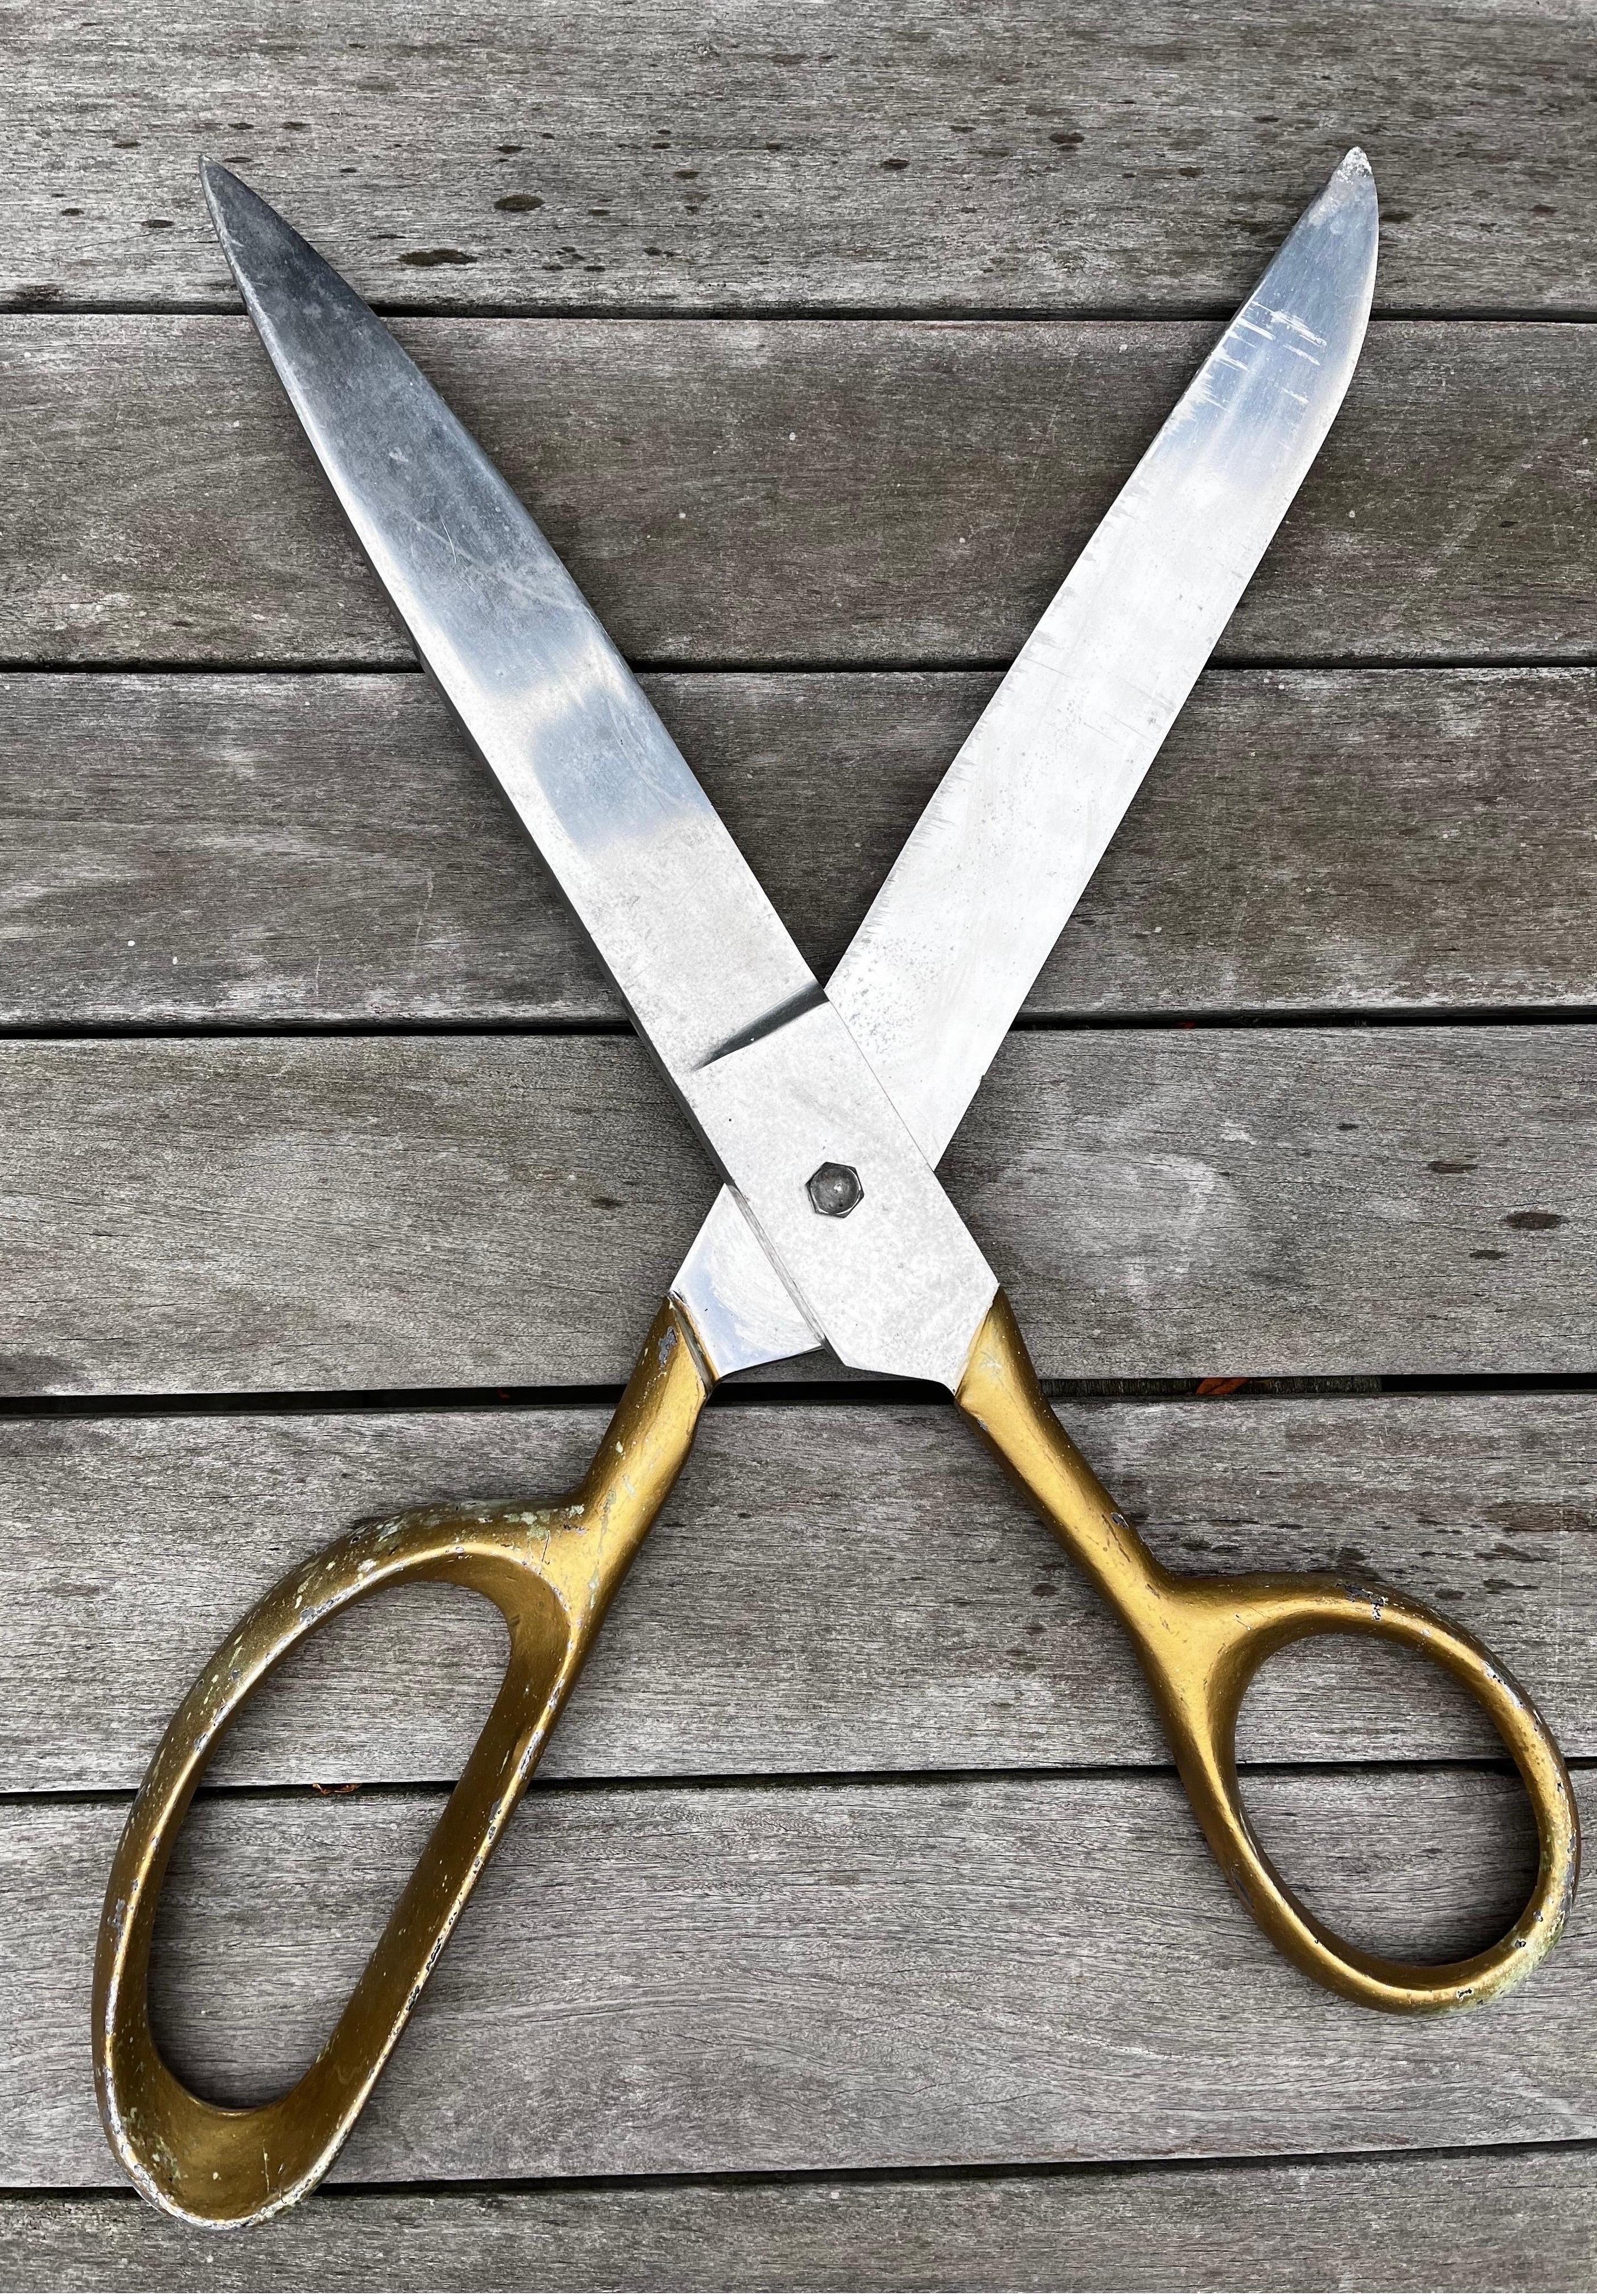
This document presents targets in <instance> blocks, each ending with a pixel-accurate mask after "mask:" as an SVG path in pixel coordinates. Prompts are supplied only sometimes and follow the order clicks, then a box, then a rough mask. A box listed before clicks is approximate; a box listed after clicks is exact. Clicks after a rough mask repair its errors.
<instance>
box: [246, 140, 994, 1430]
mask: <svg viewBox="0 0 1597 2296" xmlns="http://www.w3.org/2000/svg"><path fill="white" fill-rule="evenodd" d="M204 182H205V190H206V195H207V197H208V199H209V201H210V209H211V214H212V216H213V217H214V219H215V222H216V225H217V230H218V235H219V237H220V239H221V242H222V245H223V248H224V250H226V255H227V258H228V261H229V262H230V264H231V265H232V266H233V271H234V275H235V278H236V279H237V281H238V283H239V287H240V289H241V291H242V292H243V297H244V301H245V305H246V307H247V308H248V310H249V313H250V316H251V318H252V319H253V320H254V322H255V324H256V327H257V329H258V331H259V334H260V338H261V340H262V342H263V343H264V344H265V346H266V348H267V350H268V354H269V355H270V357H271V359H272V363H273V365H275V366H276V370H277V373H278V375H279V378H280V379H281V381H282V382H283V384H284V389H286V390H287V392H288V395H289V398H290V400H291V401H292V405H293V408H294V411H295V413H296V414H298V416H299V418H300V422H301V423H302V424H303V426H304V429H305V432H306V435H307V437H308V438H309V440H310V443H311V445H312V447H314V448H315V450H316V453H317V456H318V458H319V459H320V461H321V463H322V467H323V469H324V470H325V472H326V474H327V477H328V479H329V480H331V482H332V485H333V490H334V492H335V493H336V494H337V496H338V497H339V500H340V502H341V503H342V505H343V508H344V512H345V513H346V515H347V516H348V518H349V520H350V524H351V526H352V527H353V528H354V529H355V532H356V534H357V536H358V537H359V540H360V542H361V543H362V545H364V547H365V549H366V554H367V556H368V557H369V558H370V559H371V562H372V563H373V565H374V567H375V570H376V571H377V573H378V575H379V576H380V578H382V580H383V584H384V585H385V586H386V587H387V590H388V593H389V595H390V596H391V598H392V600H393V602H394V603H395V605H396V606H397V607H398V608H399V612H400V614H401V615H402V616H403V618H404V620H405V622H406V625H407V627H408V629H409V631H410V634H411V635H412V637H413V638H414V639H415V641H416V650H417V652H419V653H420V655H421V656H422V659H423V660H424V661H425V662H426V664H427V666H428V668H430V669H431V670H432V673H433V675H434V676H435V677H436V678H437V680H438V682H439V684H440V686H441V687H442V688H443V691H444V692H445V693H446V694H447V695H448V696H449V700H450V701H451V702H452V703H453V704H454V706H455V709H456V710H457V713H458V715H459V717H460V718H461V721H462V723H463V724H464V725H465V727H466V728H467V730H468V731H469V733H470V734H471V735H472V738H473V741H474V742H476V744H477V747H478V749H479V750H481V751H482V755H483V757H484V758H485V759H486V760H487V762H488V764H489V765H490V767H492V769H493V771H494V773H495V774H496V775H498V780H499V782H500V783H501V785H502V787H503V788H504V790H505V792H506V796H507V797H508V798H509V799H510V802H511V804H512V805H513V806H514V808H515V810H516V812H517V813H518V814H519V815H520V816H521V819H522V821H523V824H524V825H525V827H526V829H527V830H528V832H529V833H530V834H531V837H532V839H533V840H534V842H535V843H536V844H537V846H538V847H539V850H540V851H541V852H542V854H543V857H544V858H545V860H546V861H547V863H548V864H549V866H550V868H551V869H552V870H553V872H554V873H555V875H556V878H557V879H558V881H559V882H560V885H561V887H562V889H563V890H564V893H565V895H566V898H568V899H569V900H570V902H571V904H572V908H573V909H574V910H575V911H576V913H577V915H578V917H579V918H580V921H581V922H582V924H583V926H584V927H585V928H586V930H587V931H588V934H589V938H590V939H591V940H592V941H593V944H594V946H595V947H596V948H597V951H598V954H599V955H600V957H601V959H602V960H603V962H604V963H605V965H606V967H607V968H608V970H609V972H610V973H611V976H612V978H613V980H614V981H615V983H616V986H617V988H619V989H620V990H621V993H622V996H623V997H624V998H625V999H626V1002H627V1004H628V1005H629V1007H630V1010H631V1012H632V1013H633V1016H634V1017H635V1019H636V1020H637V1021H638V1028H639V1029H640V1030H641V1032H642V1034H643V1035H644V1037H646V1039H647V1041H648V1043H649V1045H650V1046H652V1048H653V1050H654V1054H655V1055H656V1057H657V1058H658V1060H659V1062H660V1063H661V1066H662V1067H663V1070H665V1073H666V1075H667V1076H668V1077H669V1078H670V1079H671V1084H672V1085H673V1086H674V1087H675V1089H676V1092H677V1094H678V1096H679V1099H680V1100H681V1102H682V1103H683V1105H684V1107H685V1108H686V1110H687V1112H688V1114H689V1115H690V1116H691V1117H692V1119H693V1120H694V1122H695V1123H696V1126H697V1128H698V1130H699V1133H700V1136H701V1137H702V1138H703V1140H704V1144H705V1145H706V1147H708V1148H709V1150H710V1152H711V1153H712V1155H713V1156H714V1158H715V1160H716V1161H717V1162H718V1163H719V1165H720V1169H721V1170H722V1172H723V1173H724V1175H725V1176H726V1177H727V1179H728V1180H729V1182H730V1183H731V1185H732V1186H733V1187H734V1188H735V1189H736V1190H737V1207H736V1208H735V1209H731V1210H729V1211H728V1212H727V1213H726V1214H724V1215H723V1226H726V1225H728V1224H731V1225H732V1226H734V1227H735V1229H736V1232H737V1233H736V1247H737V1249H738V1250H740V1251H741V1252H742V1253H743V1255H744V1260H745V1283H746V1286H747V1289H748V1292H749V1296H750V1298H751V1299H752V1300H753V1310H752V1314H753V1326H754V1327H758V1328H759V1329H760V1331H761V1333H763V1334H764V1338H763V1342H762V1344H763V1345H764V1348H765V1351H766V1352H767V1353H769V1352H770V1333H772V1331H773V1330H778V1329H779V1330H780V1331H781V1332H782V1333H784V1334H786V1333H794V1334H795V1336H794V1337H793V1338H792V1339H791V1341H784V1342H783V1345H782V1349H781V1351H785V1352H792V1351H794V1350H795V1349H796V1350H804V1349H810V1348H812V1347H814V1346H816V1345H817V1344H818V1342H819V1338H820V1336H821V1334H823V1333H824V1334H825V1336H826V1338H827V1341H829V1342H830V1343H831V1345H832V1347H833V1348H834V1349H836V1353H837V1354H838V1355H839V1357H841V1358H842V1359H843V1361H844V1362H845V1363H848V1364H852V1365H856V1366H858V1367H859V1368H860V1369H864V1370H875V1371H881V1372H887V1373H893V1374H900V1375H901V1376H905V1377H910V1378H918V1379H935V1380H938V1381H940V1382H943V1384H944V1385H945V1386H949V1387H953V1386H956V1385H957V1384H958V1382H959V1377H960V1375H961V1374H962V1372H963V1370H964V1367H965V1364H966V1361H967V1357H968V1355H969V1351H970V1346H971V1342H972V1341H973V1340H974V1338H975V1333H976V1331H977V1329H978V1327H979V1326H980V1324H981V1323H982V1320H983V1318H984V1316H985V1315H986V1313H987V1310H988V1308H990V1306H991V1305H992V1294H993V1292H994V1290H995V1288H996V1278H995V1277H994V1275H993V1274H992V1269H991V1268H990V1267H988V1266H987V1264H986V1262H985V1260H984V1259H983V1258H982V1255H981V1253H980V1251H978V1250H977V1248H976V1246H975V1242H973V1241H972V1239H971V1237H970V1235H969V1234H968V1232H967V1229H966V1228H965V1226H964V1224H963V1222H962V1221H961V1220H960V1218H959V1214H958V1213H957V1212H956V1211H955V1210H954V1208H953V1206H952V1205H951V1203H950V1201H949V1200H948V1198H947V1196H946V1195H945V1194H944V1193H943V1189H942V1187H941V1186H940V1185H939V1184H938V1181H937V1179H936V1177H935V1175H934V1172H933V1171H932V1169H931V1167H930V1165H929V1164H928V1163H927V1161H926V1158H925V1157H924V1156H923V1155H922V1154H921V1152H920V1150H919V1149H918V1146H917V1144H916V1143H915V1140H914V1138H913V1137H912V1136H911V1135H910V1132H909V1130H908V1128H906V1126H905V1125H904V1123H903V1120H902V1119H901V1117H900V1115H899V1114H898V1111H896V1109H895V1108H894V1107H893V1102H892V1099H891V1097H890V1095H888V1094H887V1092H886V1091H885V1089H884V1087H883V1086H882V1083H881V1081H880V1079H879V1078H877V1075H876V1074H875V1072H874V1070H872V1068H871V1066H870V1064H869V1062H868V1061H867V1060H866V1058H865V1056H864V1054H862V1053H861V1052H860V1047H859V1046H858V1045H856V1044H855V1042H854V1040H853V1037H852V1036H851V1034H850V1033H849V1030H848V1028H847V1026H846V1025H845V1023H844V1021H842V1020H841V1019H840V1018H839V1016H838V1014H837V1013H836V1009H835V1008H834V1007H833V1006H832V1005H830V1004H828V1003H827V999H826V997H825V996H824V995H823V994H822V991H821V988H820V985H819V982H818V981H817V980H816V979H815V977H814V975H813V974H812V973H811V971H810V968H809V966H808V965H807V964H805V963H804V961H803V957H802V956H801V955H799V952H798V950H797V949H796V948H795V947H794V943H793V941H792V939H791V938H790V936H789V934H788V932H787V929H786V926H785V925H784V924H783V923H782V921H781V919H780V918H779V917H778V914H777V913H776V911H775V910H774V909H773V908H772V906H771V905H770V901H769V900H768V899H767V898H766V896H765V893H764V891H763V890H762V888H761V885H760V883H759V881H758V880H757V878H756V877H755V876H754V873H753V871H752V870H751V869H750V867H749V865H748V864H747V862H746V861H745V859H744V857H743V856H742V855H741V854H740V853H739V851H738V850H737V846H736V845H735V844H734V843H733V841H732V840H731V838H730V837H729V834H728V833H727V831H726V829H725V827H724V826H723V825H722V823H721V821H720V816H718V815H717V813H716V811H715V809H714V808H713V807H712V805H711V803H710V801H709V799H708V798H706V796H705V795H704V791H703V790H702V789H701V788H700V786H699V784H698V783H697V782H696V780H695V778H694V776H693V775H692V774H691V773H690V771H689V770H688V767H687V763H686V761H685V760H684V759H683V758H682V756H681V753H680V752H679V750H678V749H677V746H676V744H675V742H672V740H671V736H670V735H669V734H667V732H666V730H665V728H664V726H663V725H662V724H661V723H660V720H659V718H658V717H656V716H655V715H654V710H653V709H651V707H650V706H649V703H648V702H647V701H646V699H645V697H644V694H643V693H642V691H641V690H640V688H639V687H638V683H637V681H636V679H635V678H634V677H633V676H632V673H631V671H630V669H629V668H627V665H626V663H625V662H624V661H623V660H622V658H621V656H620V654H619V653H618V652H616V650H615V648H614V646H613V644H611V642H610V639H609V638H608V636H607V635H605V630H604V629H603V627H601V625H600V623H599V621H598V619H597V616H596V615H595V614H594V612H593V611H592V609H591V608H590V607H589V604H588V603H587V602H586V600H585V599H584V598H583V597H582V595H581V593H580V591H579V590H578V588H577V586H576V584H575V583H574V582H573V581H572V578H571V577H570V575H569V574H568V573H567V572H566V570H565V569H564V566H563V565H562V564H561V562H560V561H559V559H558V558H557V557H556V554H555V553H554V552H553V550H551V549H550V547H549V545H548V544H547V542H546V541H545V539H544V537H543V536H542V535H541V534H540V533H539V529H538V528H537V526H536V525H535V524H534V522H533V521H532V520H531V517H530V516H529V515H528V513H527V512H526V511H525V509H524V508H523V505H522V504H521V503H520V502H519V501H518V500H517V499H516V497H515V496H514V494H513V493H512V492H511V490H510V488H509V487H508V486H506V483H505V480H503V479H502V478H501V477H500V476H499V474H498V471H496V470H495V469H494V467H493V465H492V463H490V461H489V460H488V457H487V456H486V455H484V454H483V452H482V448H481V447H479V446H478V445H477V444H476V442H475V440H474V439H472V437H471V436H470V434H469V433H468V432H467V431H466V430H465V428H464V427H463V425H462V424H461V423H460V422H457V419H456V418H455V416H454V415H453V414H451V413H450V412H449V408H448V407H447V406H445V405H444V403H443V401H442V400H441V399H440V398H439V396H438V394H437V392H436V391H435V390H434V389H432V385H431V384H430V383H429V382H428V381H426V379H425V378H424V376H423V375H422V374H421V373H420V372H419V371H418V369H417V368H416V366H415V365H414V364H413V363H412V361H411V360H410V359H409V358H408V357H407V356H406V354H405V353H404V352H403V351H402V350H401V349H400V348H399V344H398V343H397V342H396V341H395V340H394V339H393V337H392V336H391V334H390V333H389V332H388V330H387V328H386V327H384V326H383V324H382V322H381V321H380V320H379V319H378V318H377V317H376V316H375V314H374V313H373V312H371V311H369V310H368V309H367V308H366V305H365V304H364V303H363V302H362V301H361V300H360V299H359V297H358V295H356V294H355V292H354V291H353V290H352V289H351V288H350V287H348V286H346V285H345V283H344V282H343V281H342V279H341V278H340V277H339V276H338V274H337V273H336V272H335V271H334V270H333V268H332V267H331V266H330V265H328V264H327V263H325V262H324V260H323V259H322V258H321V257H320V256H319V255H317V252H316V250H314V249H313V248H311V247H309V246H308V245H307V244H306V242H305V241H304V240H302V239H301V238H300V236H299V234H297V233H296V232H293V231H292V230H291V229H290V228H289V226H288V225H287V224H285V223H284V221H283V219H282V217H280V216H278V215H276V214H275V213H274V212H273V210H272V209H270V208H269V207H268V205H267V204H266V202H265V201H264V200H261V199H258V198H257V197H256V195H255V193H253V192H251V191H249V190H248V189H247V188H246V187H245V185H243V184H241V183H240V182H239V181H238V179H237V177H236V176H232V175H230V174H229V173H228V172H227V170H226V168H216V167H210V168H206V169H205V171H204ZM840 1157H841V1158H846V1160H847V1161H848V1162H849V1163H850V1164H851V1165H852V1166H854V1167H856V1168H857V1171H858V1175H859V1177H860V1179H861V1181H862V1182H863V1195H862V1197H861V1198H860V1201H857V1203H856V1204H855V1206H854V1208H853V1209H852V1210H851V1212H850V1214H849V1217H848V1218H847V1219H846V1220H842V1219H830V1218H819V1217H818V1214H817V1208H816V1206H815V1205H814V1203H813V1202H812V1201H811V1196H810V1194H809V1190H808V1185H807V1184H808V1182H809V1180H810V1179H811V1177H813V1176H814V1174H815V1173H816V1172H817V1171H818V1170H819V1169H820V1167H821V1166H822V1165H823V1164H826V1163H827V1162H830V1161H832V1160H836V1159H837V1158H840ZM751 1224H753V1225H751ZM778 1271H779V1272H778ZM800 1301H802V1302H803V1307H802V1308H801V1307H800V1305H799V1304H798V1303H799V1302H800ZM737 1312H738V1313H739V1314H741V1313H742V1312H743V1310H742V1309H738V1310H737ZM704 1336H705V1337H706V1351H707V1353H709V1355H710V1357H711V1360H712V1363H719V1357H717V1356H716V1354H715V1352H714V1350H713V1349H712V1347H711V1346H710V1345H709V1343H708V1335H704Z"/></svg>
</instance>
